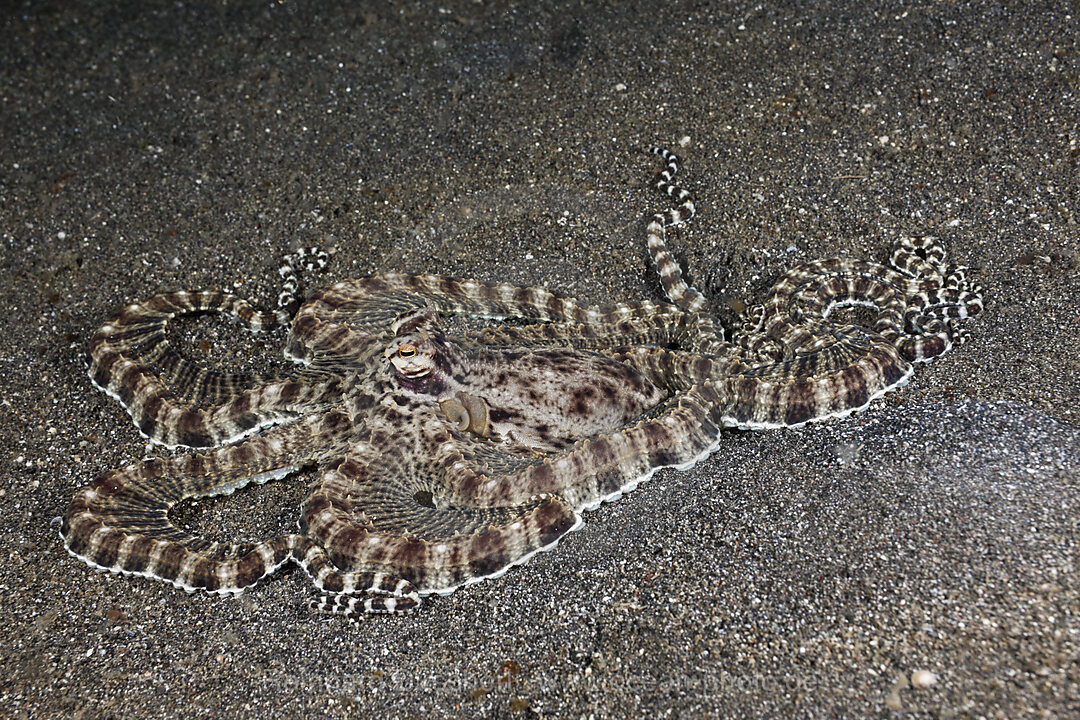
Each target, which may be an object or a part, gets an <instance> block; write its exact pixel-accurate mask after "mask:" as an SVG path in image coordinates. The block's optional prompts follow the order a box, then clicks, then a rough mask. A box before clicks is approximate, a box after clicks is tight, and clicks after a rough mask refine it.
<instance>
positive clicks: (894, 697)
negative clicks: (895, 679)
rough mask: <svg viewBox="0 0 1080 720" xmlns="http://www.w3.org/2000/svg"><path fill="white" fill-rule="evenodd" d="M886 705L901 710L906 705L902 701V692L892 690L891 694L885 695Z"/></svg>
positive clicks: (891, 708)
mask: <svg viewBox="0 0 1080 720" xmlns="http://www.w3.org/2000/svg"><path fill="white" fill-rule="evenodd" d="M885 706H886V707H888V708H889V709H890V710H900V709H901V708H902V707H904V705H903V703H901V702H900V693H899V691H897V690H890V691H889V694H888V695H886V696H885Z"/></svg>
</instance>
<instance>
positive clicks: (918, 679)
mask: <svg viewBox="0 0 1080 720" xmlns="http://www.w3.org/2000/svg"><path fill="white" fill-rule="evenodd" d="M936 683H937V675H935V674H934V673H932V672H930V671H929V670H916V671H915V672H913V673H911V686H912V687H917V688H928V687H931V686H932V685H935V684H936Z"/></svg>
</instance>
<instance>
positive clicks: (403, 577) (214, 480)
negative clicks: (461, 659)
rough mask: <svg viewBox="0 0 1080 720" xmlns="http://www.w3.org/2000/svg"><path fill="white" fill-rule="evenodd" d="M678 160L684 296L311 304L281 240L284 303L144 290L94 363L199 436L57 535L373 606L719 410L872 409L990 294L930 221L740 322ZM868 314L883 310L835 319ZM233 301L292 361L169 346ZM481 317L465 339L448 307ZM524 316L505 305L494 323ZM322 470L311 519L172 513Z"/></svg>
mask: <svg viewBox="0 0 1080 720" xmlns="http://www.w3.org/2000/svg"><path fill="white" fill-rule="evenodd" d="M653 152H655V153H656V154H658V155H660V156H661V157H662V158H663V160H664V161H665V168H664V170H663V171H662V172H661V173H659V175H658V177H657V180H656V183H655V184H656V187H657V188H658V189H659V190H661V191H662V192H664V193H665V194H667V195H668V196H669V197H670V198H671V199H672V205H673V207H672V209H669V210H667V211H665V212H662V213H658V214H656V215H655V216H653V217H652V218H651V220H650V222H649V223H648V227H647V240H648V249H649V253H650V255H651V258H652V261H653V263H654V265H655V266H656V269H657V271H658V272H659V274H660V278H661V281H662V283H663V288H664V292H665V294H666V295H667V298H668V300H669V302H651V301H648V300H642V301H635V302H626V303H617V304H614V305H607V306H588V305H582V304H580V303H579V302H578V301H576V300H574V299H573V298H570V297H566V296H563V295H559V294H557V293H553V292H549V291H547V290H545V289H541V288H537V287H519V286H514V285H508V284H503V283H485V282H476V281H472V280H463V279H458V278H450V277H436V276H431V275H405V274H399V273H386V274H381V275H376V276H373V277H366V278H360V279H357V280H346V281H343V282H339V283H336V284H334V285H331V286H330V287H328V288H326V289H323V290H321V291H319V292H316V293H315V294H314V295H313V296H312V297H311V298H310V299H308V300H307V301H306V302H304V303H303V304H299V303H297V301H296V299H295V297H296V293H297V287H298V285H297V268H298V267H304V268H307V269H309V270H310V269H313V268H314V267H315V266H317V265H319V266H321V265H322V264H324V263H325V255H324V254H323V253H322V252H321V251H319V250H313V249H303V250H300V251H298V252H296V253H295V254H293V255H291V256H289V257H287V258H286V261H285V263H284V266H283V268H282V276H283V278H284V290H283V291H282V295H281V297H280V298H279V305H280V306H281V307H280V308H279V309H278V310H276V311H261V310H258V309H256V308H255V307H253V306H252V305H251V304H249V303H248V302H246V301H244V300H243V299H241V298H239V297H236V296H234V295H232V294H229V293H225V292H215V291H208V292H185V291H181V292H169V293H164V294H160V295H155V296H154V297H152V298H150V299H148V300H145V301H143V302H140V303H136V304H133V305H129V306H128V307H126V308H124V309H123V310H122V311H121V312H120V313H119V314H117V315H116V316H115V317H113V318H111V319H110V320H109V321H108V322H106V323H105V324H104V325H102V326H101V327H100V328H99V329H98V330H97V332H96V333H95V334H94V336H93V339H92V341H91V343H90V352H89V365H90V377H91V378H92V380H93V381H94V383H95V384H96V385H97V386H98V387H99V388H101V389H102V390H104V391H105V392H106V393H108V394H109V395H111V396H113V397H115V398H116V399H117V400H119V401H120V402H121V403H122V404H123V405H124V407H125V408H126V409H127V411H128V412H129V413H130V415H131V417H132V418H133V419H134V421H135V423H136V425H137V426H138V428H139V430H140V431H141V432H142V433H143V434H145V435H146V436H147V437H148V438H149V439H150V440H151V441H153V442H155V443H159V444H162V445H165V446H168V447H170V448H194V449H196V450H194V451H187V452H178V453H175V454H173V455H171V456H165V457H159V458H157V459H149V460H144V461H142V462H136V463H134V464H131V465H128V466H127V467H122V468H119V469H116V470H112V471H109V472H106V473H105V474H103V475H101V476H100V477H98V478H97V479H96V480H95V481H94V482H92V483H90V484H89V485H86V486H85V487H83V488H82V489H80V490H79V491H78V492H77V493H76V494H75V497H74V498H73V499H72V501H71V503H70V506H69V507H68V509H67V513H66V515H65V517H64V519H63V523H62V526H61V535H62V538H63V542H64V546H65V547H66V548H67V550H68V551H69V552H70V553H71V554H72V555H74V556H76V557H78V558H79V559H81V560H83V561H84V562H86V563H88V564H90V565H92V566H94V567H96V568H100V569H103V570H109V571H112V572H117V573H124V574H131V575H141V576H144V577H149V578H154V579H156V580H161V581H164V582H168V583H172V584H173V585H175V586H176V587H179V588H183V589H184V590H188V591H194V590H204V591H207V592H210V593H218V594H229V593H239V592H242V591H243V590H244V589H246V588H248V587H250V586H251V585H254V584H255V583H257V582H259V581H260V580H262V579H263V578H265V577H267V576H268V575H270V574H272V573H273V572H274V571H275V570H277V569H278V568H280V567H282V566H283V565H285V564H287V563H294V564H296V565H299V566H300V567H301V568H302V569H303V570H304V572H305V573H307V575H308V576H310V578H311V580H312V582H313V583H314V585H315V586H316V588H317V591H316V599H315V600H314V601H313V602H312V605H313V607H315V608H317V609H318V610H320V611H322V612H329V613H339V614H343V615H347V616H357V615H359V614H361V613H365V612H383V613H393V612H402V611H405V610H409V609H411V608H414V607H416V606H417V605H418V604H419V603H420V602H421V598H422V597H423V596H426V595H429V594H432V593H436V594H444V593H448V592H450V591H452V590H454V589H455V588H457V587H459V586H461V585H464V584H468V583H472V582H475V581H477V580H481V579H484V578H491V577H497V576H499V575H501V574H502V573H503V572H505V571H506V570H507V569H508V568H510V567H512V566H513V565H517V564H519V563H522V562H524V561H525V560H527V559H528V558H529V557H531V556H532V555H533V554H534V553H536V552H538V551H540V550H546V549H549V548H551V547H552V546H554V545H555V544H556V543H557V542H558V541H559V540H560V538H562V537H563V536H564V535H565V534H566V533H568V532H569V531H571V530H573V529H574V528H576V527H577V526H578V525H579V524H580V523H581V516H582V513H583V511H586V510H591V509H594V508H596V507H597V506H599V505H600V503H602V502H604V501H606V500H615V499H617V498H619V497H621V496H622V494H623V493H625V492H628V491H630V490H633V489H634V488H635V487H637V485H638V484H639V483H640V482H642V481H643V480H645V479H647V478H648V477H649V476H650V475H651V474H652V473H653V472H655V471H656V470H657V469H659V468H664V467H676V468H684V467H688V466H689V465H691V464H692V463H694V462H696V461H697V460H699V459H700V458H702V457H703V456H705V455H707V454H708V453H709V452H710V451H711V450H712V449H713V448H714V447H715V446H716V444H717V442H718V440H719V437H720V431H721V429H722V428H725V427H729V428H742V429H766V428H779V427H792V426H796V425H801V424H803V423H806V422H810V421H817V420H822V419H825V418H830V417H835V416H841V415H845V414H847V413H850V412H852V411H856V410H861V409H863V408H865V407H866V406H867V404H868V403H870V402H871V401H872V400H873V399H874V398H877V397H879V396H880V395H882V394H883V393H885V392H888V391H890V390H893V389H895V388H897V387H898V386H901V385H903V384H905V383H906V382H907V380H908V378H909V376H910V375H911V372H912V367H913V366H914V365H915V364H916V363H919V362H926V361H928V360H930V359H932V358H934V357H936V356H938V355H941V354H942V353H944V352H945V351H946V350H948V349H949V348H950V347H951V346H952V345H954V344H958V343H961V342H963V341H964V340H965V339H966V337H967V335H966V333H965V332H964V331H963V330H962V329H961V328H960V327H958V322H959V321H961V320H963V319H965V318H967V317H969V316H972V315H975V314H976V313H978V312H979V311H980V310H981V309H982V297H981V288H979V287H978V286H977V285H975V284H974V283H973V282H972V281H971V280H970V278H969V273H968V271H967V270H966V269H965V268H963V267H960V266H956V265H950V264H946V262H945V253H944V250H943V248H942V246H941V245H940V243H939V242H938V241H937V240H936V239H935V238H932V237H901V238H900V239H899V241H898V242H897V243H896V246H895V248H894V249H893V251H892V253H891V257H890V260H889V265H888V266H883V265H880V264H877V263H873V262H869V261H863V260H852V259H831V260H819V261H816V262H809V263H805V264H803V265H800V266H798V267H796V268H794V269H793V270H791V271H789V272H788V273H787V274H786V275H784V276H783V277H782V278H780V280H779V281H778V282H777V283H776V284H775V286H774V287H773V288H772V290H771V291H770V292H769V294H768V297H767V298H766V299H765V302H764V303H762V304H761V305H758V306H755V307H751V308H749V309H748V310H747V312H746V313H745V315H744V317H743V320H742V323H741V325H740V326H739V327H738V328H737V329H736V332H735V333H734V334H733V337H732V338H730V339H728V338H726V337H725V334H724V332H723V330H722V329H721V327H720V326H719V325H718V324H717V323H716V322H715V321H714V320H713V319H712V316H711V315H710V314H709V313H708V312H707V309H706V299H705V298H704V297H703V296H702V295H701V294H700V293H699V292H698V291H696V290H694V289H693V288H691V287H689V286H688V285H687V284H686V283H685V282H684V280H683V278H682V274H681V272H680V270H679V266H678V264H677V263H676V262H675V260H674V259H673V258H672V256H671V255H670V253H669V251H668V249H667V245H666V242H665V229H666V228H667V227H669V226H671V225H675V224H678V223H681V222H683V221H684V220H686V219H688V218H690V217H692V216H693V214H694V203H693V201H692V199H691V197H690V194H689V193H688V192H687V191H685V190H683V189H682V188H680V187H679V186H677V185H676V184H675V183H674V182H673V176H674V174H675V173H676V171H677V170H678V159H677V158H676V157H675V156H674V155H673V154H671V153H669V152H668V151H666V150H661V149H654V150H653ZM850 305H859V306H865V307H868V308H870V311H871V315H872V318H871V321H870V322H869V323H867V326H866V327H860V326H856V325H853V324H847V323H842V322H839V321H836V320H832V319H830V314H831V313H832V311H833V310H834V309H836V308H838V307H843V306H850ZM209 312H214V313H222V314H226V315H229V316H232V317H233V318H235V319H236V320H237V321H239V322H240V323H242V324H244V325H247V326H248V327H249V328H251V329H252V330H256V331H258V330H264V329H267V328H271V327H274V326H276V325H279V324H287V323H291V328H290V332H289V336H288V339H287V341H286V349H285V352H286V355H287V356H288V357H289V358H291V359H292V360H295V361H296V365H295V369H293V370H290V371H287V372H283V373H282V374H281V375H279V376H266V377H264V376H252V375H243V374H237V373H228V372H221V371H217V370H212V369H209V368H205V367H202V366H199V365H198V364H196V363H194V362H192V361H190V360H188V359H186V358H185V357H183V356H182V355H181V354H179V353H178V352H177V351H176V350H174V349H173V348H172V346H171V345H170V343H169V340H168V337H167V333H166V329H167V325H168V322H169V320H171V319H172V318H174V317H177V316H179V315H188V314H198V313H209ZM451 315H458V316H469V317H481V318H487V319H488V320H489V322H488V324H487V325H486V326H485V327H484V329H480V330H473V331H462V332H459V333H457V334H451V333H449V332H447V331H446V330H444V329H443V324H442V320H443V319H444V318H445V317H446V316H451ZM505 319H512V322H509V323H507V322H499V321H501V320H505ZM301 468H314V469H315V472H316V475H315V477H316V479H315V480H314V482H313V484H312V485H311V487H310V491H309V492H308V494H307V497H306V500H305V502H304V504H303V507H302V509H301V516H300V520H299V531H298V532H296V533H288V534H280V535H276V536H274V537H270V538H268V539H265V540H262V541H259V542H237V543H222V542H214V541H210V540H208V539H206V538H202V537H198V536H195V535H193V534H191V533H189V532H186V531H185V530H183V529H181V528H180V527H178V526H176V525H174V524H173V522H172V520H171V519H170V517H169V511H170V508H172V507H173V506H174V505H176V504H177V503H180V502H182V501H184V500H187V499H191V498H201V497H207V496H212V495H224V494H230V493H232V492H233V491H235V490H236V489H238V488H241V487H244V486H245V485H248V484H250V483H263V482H266V481H269V480H277V479H280V478H283V477H285V476H287V475H289V474H290V473H293V472H296V471H298V470H300V469H301Z"/></svg>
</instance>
